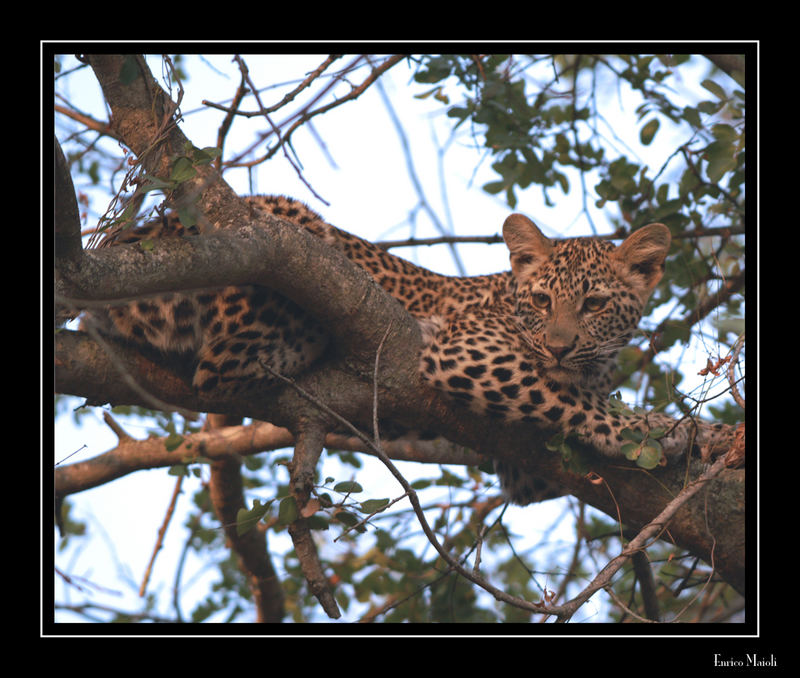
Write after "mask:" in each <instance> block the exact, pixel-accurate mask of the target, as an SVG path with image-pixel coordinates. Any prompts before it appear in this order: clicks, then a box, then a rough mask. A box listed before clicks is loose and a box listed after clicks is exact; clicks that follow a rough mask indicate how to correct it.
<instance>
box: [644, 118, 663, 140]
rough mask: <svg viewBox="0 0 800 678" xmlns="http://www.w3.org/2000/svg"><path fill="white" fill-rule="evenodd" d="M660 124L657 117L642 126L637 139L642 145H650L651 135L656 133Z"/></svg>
mask: <svg viewBox="0 0 800 678" xmlns="http://www.w3.org/2000/svg"><path fill="white" fill-rule="evenodd" d="M660 125H661V123H660V122H659V120H658V118H653V119H652V120H651V121H650V122H648V123H647V124H646V125H645V126H644V127H642V129H641V131H640V132H639V140H640V141H641V142H642V144H643V145H645V146H649V145H650V142H651V141H653V137H654V136H655V135H656V132H658V128H659V127H660Z"/></svg>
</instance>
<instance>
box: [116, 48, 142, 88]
mask: <svg viewBox="0 0 800 678" xmlns="http://www.w3.org/2000/svg"><path fill="white" fill-rule="evenodd" d="M140 75H141V71H140V70H139V64H138V63H136V57H135V56H133V55H132V54H131V55H129V56H127V57H125V61H123V62H122V67H121V68H120V69H119V81H120V83H121V84H123V85H130V84H131V83H133V82H134V81H135V80H136V79H137V78H138V77H139V76H140Z"/></svg>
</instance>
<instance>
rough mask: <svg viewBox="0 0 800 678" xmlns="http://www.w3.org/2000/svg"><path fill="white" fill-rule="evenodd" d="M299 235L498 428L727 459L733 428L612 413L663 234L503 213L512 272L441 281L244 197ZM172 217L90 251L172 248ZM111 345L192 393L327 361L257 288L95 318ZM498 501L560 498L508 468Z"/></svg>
mask: <svg viewBox="0 0 800 678" xmlns="http://www.w3.org/2000/svg"><path fill="white" fill-rule="evenodd" d="M247 200H248V203H249V205H250V206H251V208H252V209H253V210H255V211H262V212H267V213H269V214H273V215H275V216H279V217H282V218H285V219H287V220H288V221H290V222H292V223H294V224H296V225H297V226H298V227H300V228H304V229H306V230H308V231H309V232H311V233H313V234H314V235H316V236H317V237H319V238H321V239H323V240H324V241H325V242H327V243H328V244H330V245H331V246H333V247H336V248H338V249H339V250H341V251H342V252H343V253H344V254H345V255H346V256H347V257H348V258H349V259H350V260H352V261H353V262H354V263H356V264H357V265H359V266H360V267H361V268H363V269H364V270H366V271H367V272H368V273H370V275H372V276H373V278H374V279H375V280H376V281H377V282H378V283H379V284H380V285H381V286H382V287H383V288H384V289H385V290H386V291H387V292H388V293H389V294H390V295H392V296H393V297H394V298H395V299H397V300H398V301H399V302H400V303H401V304H402V305H403V306H404V307H405V308H406V309H407V310H408V312H409V313H410V314H411V315H412V316H414V317H415V318H416V319H417V320H418V321H419V323H420V327H421V329H422V333H423V338H424V349H423V351H422V354H421V356H420V370H421V374H422V376H423V377H424V379H425V380H426V381H427V382H428V383H429V384H431V386H433V387H434V388H436V389H438V390H440V391H442V392H444V393H445V394H446V395H447V396H449V397H450V398H452V399H453V400H455V401H458V402H460V403H462V404H463V405H464V406H465V407H467V408H469V409H471V410H473V411H475V412H478V413H480V414H482V415H488V416H489V417H491V418H493V419H494V420H496V421H497V422H498V424H501V423H502V422H527V423H530V424H533V425H535V426H536V428H537V429H538V430H541V431H543V432H546V433H547V434H550V433H552V434H556V433H561V434H564V435H567V434H571V435H576V436H578V437H579V438H580V439H582V440H583V441H584V442H586V443H588V444H589V445H590V446H592V447H593V448H594V449H596V450H597V451H598V452H600V453H602V454H605V455H608V456H610V457H620V445H621V443H622V442H623V440H624V439H623V431H624V430H625V429H626V428H630V429H634V430H637V431H639V432H641V433H647V432H648V431H652V430H654V429H657V428H661V429H662V431H668V433H667V435H666V436H665V437H663V438H661V440H660V442H661V444H662V446H663V449H664V452H665V454H666V456H667V458H673V457H676V456H679V455H680V454H683V453H684V452H685V451H686V449H687V446H688V441H689V439H690V436H692V435H694V434H695V433H696V434H697V438H696V439H697V442H698V443H700V444H702V445H706V446H711V447H714V446H717V447H720V448H724V447H725V446H726V445H727V444H728V442H729V440H730V439H731V437H732V435H733V434H732V430H731V429H730V427H723V426H720V425H716V426H712V425H708V424H699V428H695V427H694V424H693V422H691V421H682V422H676V421H675V420H673V419H671V418H669V417H666V416H665V415H662V414H650V415H648V416H646V417H641V416H634V415H623V414H619V413H616V412H612V411H611V410H610V408H609V405H608V400H607V399H608V395H609V390H610V385H611V378H612V374H613V370H614V366H615V363H616V357H617V354H618V352H619V350H620V349H621V348H622V347H623V346H625V345H626V344H627V343H628V342H629V340H630V338H631V337H632V335H633V333H634V331H635V330H636V327H637V325H638V322H639V320H640V318H641V315H642V312H643V309H644V306H645V304H646V302H647V299H648V298H649V296H650V293H651V291H652V290H653V288H654V287H655V285H656V284H657V283H658V281H659V280H660V278H661V276H662V274H663V270H664V260H665V257H666V255H667V250H668V248H669V243H670V235H669V231H668V229H667V228H666V227H665V226H663V225H661V224H651V225H649V226H646V227H644V228H641V229H639V230H637V231H635V232H634V233H633V234H632V235H631V236H629V237H628V238H627V239H626V240H625V241H624V242H623V243H622V244H621V245H620V246H618V247H615V246H614V245H613V244H611V243H609V242H606V241H602V240H598V239H593V238H580V239H571V240H558V241H551V240H549V239H548V238H546V237H545V236H544V235H543V234H542V233H541V231H539V229H538V228H537V227H536V226H535V224H533V222H531V221H530V220H529V219H527V218H526V217H524V216H522V215H519V214H514V215H511V216H510V217H509V218H508V219H507V220H506V222H505V224H504V227H503V235H504V239H505V241H506V244H507V246H508V248H509V253H510V260H511V271H506V272H503V273H497V274H493V275H484V276H475V277H450V276H443V275H439V274H437V273H434V272H432V271H429V270H427V269H424V268H421V267H419V266H416V265H414V264H412V263H410V262H408V261H406V260H404V259H402V258H400V257H397V256H394V255H392V254H390V253H389V252H386V251H385V250H383V249H382V248H380V247H377V246H376V245H374V244H372V243H369V242H368V241H365V240H362V239H361V238H358V237H356V236H354V235H352V234H350V233H347V232H345V231H342V230H340V229H338V228H336V227H334V226H332V225H330V224H328V223H326V222H325V221H324V220H323V219H322V218H321V217H320V216H319V215H318V214H316V213H315V212H313V211H312V210H310V209H309V208H308V207H306V206H305V205H303V204H302V203H299V202H297V201H294V200H291V199H289V198H285V197H273V196H256V197H251V198H247ZM191 233H192V231H191V230H189V229H184V228H183V226H182V225H181V224H180V222H179V221H178V220H177V219H176V218H174V217H166V218H164V219H162V220H157V221H155V222H151V223H148V224H144V225H142V226H139V227H137V228H133V229H130V230H127V231H123V232H121V233H116V234H113V235H109V236H107V237H106V238H105V239H104V240H103V242H102V243H101V245H100V246H102V247H109V246H116V245H120V244H126V243H134V242H140V241H142V240H145V239H148V238H162V237H183V236H185V235H189V234H191ZM95 321H96V322H97V323H98V324H99V326H100V327H101V329H103V330H104V331H105V332H107V333H109V334H114V335H118V336H122V337H125V338H127V339H129V340H133V341H135V342H138V343H140V344H144V345H148V346H152V347H155V348H157V349H159V350H161V351H164V352H167V353H180V354H184V355H189V356H194V361H195V368H194V377H193V384H194V386H195V387H196V388H198V389H199V390H200V391H203V392H216V391H218V390H219V391H237V390H240V389H243V388H263V387H265V386H268V385H269V383H270V382H271V380H272V375H271V373H270V371H269V370H268V369H266V367H265V366H269V368H270V369H272V370H275V371H277V372H279V373H281V374H284V375H287V376H289V375H292V374H297V373H299V372H301V371H302V370H303V369H305V368H306V367H307V366H309V365H310V364H312V363H313V362H314V361H315V360H316V359H318V358H319V357H320V356H321V354H322V353H323V352H324V351H325V349H326V346H327V344H328V337H327V334H326V332H325V329H324V327H321V326H320V325H319V324H318V323H317V322H316V321H315V320H314V318H313V317H312V316H311V315H310V314H308V313H306V312H305V311H304V310H303V309H301V308H300V307H298V306H297V305H296V304H294V303H293V302H292V301H290V300H288V299H286V298H285V297H283V296H281V295H279V294H277V293H275V292H273V291H272V290H269V289H267V288H264V287H259V286H242V287H226V288H224V289H221V290H204V291H201V292H193V293H187V294H183V293H182V294H175V295H162V296H159V297H157V298H151V299H142V300H139V301H137V302H133V303H126V304H124V305H119V306H115V307H112V308H109V309H107V310H106V311H105V312H103V313H96V314H95ZM497 470H498V474H499V476H500V479H501V483H502V485H503V487H504V490H505V492H506V494H507V495H508V496H509V498H510V499H512V500H513V501H515V502H517V503H521V504H526V503H529V502H531V501H536V500H541V499H542V498H546V497H547V496H552V495H553V494H556V493H557V492H554V491H553V488H552V486H551V485H550V484H549V483H547V482H545V481H542V480H541V479H540V478H537V477H535V476H534V475H531V474H529V473H527V472H522V471H520V469H519V468H518V467H517V466H515V465H509V464H498V465H497Z"/></svg>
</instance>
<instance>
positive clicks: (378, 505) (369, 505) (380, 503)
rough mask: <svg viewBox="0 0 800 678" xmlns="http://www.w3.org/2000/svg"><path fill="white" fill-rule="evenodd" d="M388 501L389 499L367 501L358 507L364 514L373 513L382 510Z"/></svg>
mask: <svg viewBox="0 0 800 678" xmlns="http://www.w3.org/2000/svg"><path fill="white" fill-rule="evenodd" d="M389 501H390V500H389V499H367V501H362V502H361V504H360V507H361V510H362V511H363V512H364V513H375V512H376V511H380V510H381V509H382V508H384V507H385V506H386V505H387V504H388V503H389Z"/></svg>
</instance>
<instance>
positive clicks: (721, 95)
mask: <svg viewBox="0 0 800 678" xmlns="http://www.w3.org/2000/svg"><path fill="white" fill-rule="evenodd" d="M700 84H701V85H702V86H703V87H705V88H706V89H707V90H708V91H709V92H711V94H713V95H714V96H715V97H717V99H722V100H723V101H724V100H725V99H727V98H728V95H727V94H726V92H725V90H724V89H723V88H722V87H720V85H718V84H717V83H716V82H714V81H713V80H703V82H701V83H700Z"/></svg>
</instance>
